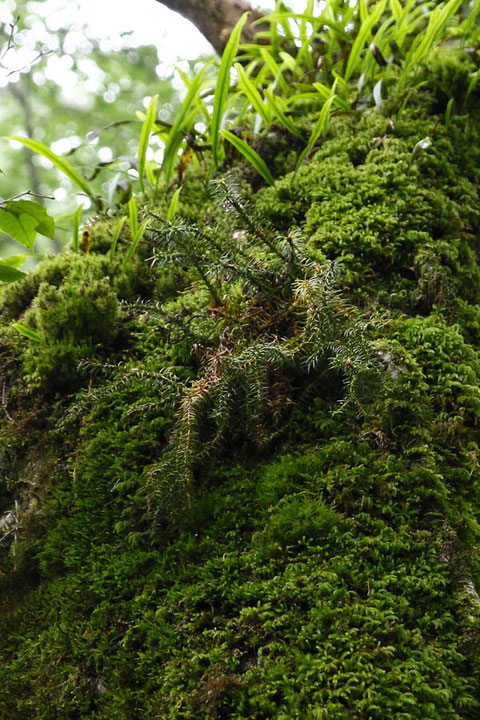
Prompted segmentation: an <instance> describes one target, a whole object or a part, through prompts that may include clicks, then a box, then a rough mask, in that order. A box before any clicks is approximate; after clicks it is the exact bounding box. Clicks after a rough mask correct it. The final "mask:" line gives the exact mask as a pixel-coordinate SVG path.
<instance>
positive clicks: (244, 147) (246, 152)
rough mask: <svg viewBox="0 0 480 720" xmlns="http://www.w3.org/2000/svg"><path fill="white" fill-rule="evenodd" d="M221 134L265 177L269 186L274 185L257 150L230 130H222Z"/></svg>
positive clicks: (271, 176) (270, 174)
mask: <svg viewBox="0 0 480 720" xmlns="http://www.w3.org/2000/svg"><path fill="white" fill-rule="evenodd" d="M221 134H222V135H223V137H224V138H226V140H228V142H230V143H232V145H233V146H234V147H235V148H236V149H237V150H238V152H240V153H241V154H242V155H243V156H244V157H245V158H246V159H247V160H248V162H249V163H250V165H252V167H254V168H255V170H256V171H257V172H258V174H259V175H261V176H262V177H263V179H264V180H266V181H267V183H268V184H269V185H273V183H274V182H275V180H274V179H273V175H272V173H271V172H270V170H269V169H268V167H267V165H266V163H265V161H264V160H262V158H261V157H260V155H259V154H258V153H257V152H255V150H254V149H253V148H252V147H250V145H248V143H246V142H245V141H244V140H242V139H241V138H239V137H237V136H236V135H234V134H233V133H231V132H229V131H228V130H222V131H221Z"/></svg>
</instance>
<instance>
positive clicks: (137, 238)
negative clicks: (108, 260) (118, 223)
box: [122, 218, 150, 267]
mask: <svg viewBox="0 0 480 720" xmlns="http://www.w3.org/2000/svg"><path fill="white" fill-rule="evenodd" d="M149 223H150V218H147V220H144V221H143V222H142V224H141V225H140V227H139V228H138V229H137V232H136V233H135V235H133V237H132V243H131V245H130V247H129V248H128V250H127V252H126V253H125V257H124V258H123V263H122V264H123V267H125V266H126V265H127V264H128V263H129V262H130V260H131V259H132V257H133V254H134V252H135V250H136V249H137V245H138V243H139V242H140V240H141V239H142V237H143V235H144V233H145V230H146V229H147V227H148V224H149Z"/></svg>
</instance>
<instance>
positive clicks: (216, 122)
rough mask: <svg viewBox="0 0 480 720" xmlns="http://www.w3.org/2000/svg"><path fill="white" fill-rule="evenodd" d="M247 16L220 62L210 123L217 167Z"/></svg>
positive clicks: (235, 30)
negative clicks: (221, 130)
mask: <svg viewBox="0 0 480 720" xmlns="http://www.w3.org/2000/svg"><path fill="white" fill-rule="evenodd" d="M247 15H248V13H243V15H242V17H241V18H240V20H239V21H238V22H237V24H236V25H235V27H234V28H233V30H232V34H231V35H230V37H229V39H228V42H227V44H226V46H225V50H224V51H223V55H222V59H221V62H220V69H219V72H218V80H217V84H216V86H215V96H214V99H213V112H212V120H211V123H210V137H211V142H212V150H213V161H214V163H215V165H218V161H219V154H220V152H219V151H220V128H221V124H222V118H223V112H224V108H225V104H226V102H227V97H228V91H229V89H230V68H231V67H232V65H233V61H234V60H235V57H236V55H237V50H238V45H239V43H240V36H241V34H242V30H243V26H244V25H245V23H246V21H247Z"/></svg>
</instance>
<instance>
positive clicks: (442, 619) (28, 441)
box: [0, 57, 480, 720]
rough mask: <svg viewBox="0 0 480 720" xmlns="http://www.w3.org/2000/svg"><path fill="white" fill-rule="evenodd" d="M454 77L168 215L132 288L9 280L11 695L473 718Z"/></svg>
mask: <svg viewBox="0 0 480 720" xmlns="http://www.w3.org/2000/svg"><path fill="white" fill-rule="evenodd" d="M454 61H455V63H456V62H457V59H456V57H455V59H454ZM432 62H436V60H435V61H432ZM439 72H440V71H438V72H437V70H435V68H433V67H432V73H433V77H434V78H437V77H438V75H439ZM443 72H444V71H443V70H442V72H441V73H440V77H441V78H443V77H444V74H443ZM449 72H451V73H456V72H457V70H455V68H453V69H452V70H451V71H449ZM447 76H448V77H450V75H448V73H447ZM435 82H437V81H435ZM438 82H439V87H440V90H441V92H443V89H442V88H443V85H442V82H443V80H442V82H440V81H438ZM439 92H440V91H439ZM438 97H440V96H439V95H438V93H437V92H436V90H435V88H432V90H431V92H429V93H428V92H427V91H425V89H423V90H422V92H421V98H420V99H421V102H420V103H419V105H418V106H417V108H416V109H415V110H408V111H405V112H404V113H403V114H401V115H400V117H397V116H395V118H394V119H393V121H392V122H390V119H391V118H387V117H384V116H383V115H381V114H380V113H378V112H372V113H369V114H365V115H364V116H362V118H353V119H352V118H349V117H341V118H337V119H336V120H335V122H334V123H333V124H332V127H331V129H330V132H329V135H328V137H327V139H326V140H325V141H324V142H323V144H322V146H321V148H320V149H319V150H318V151H317V152H316V153H315V154H314V155H313V156H312V157H311V158H310V159H309V162H308V163H306V164H305V166H304V167H302V168H301V169H300V171H299V172H298V174H297V176H296V178H295V181H293V178H292V174H291V173H290V174H287V175H286V176H285V177H280V178H278V180H277V182H276V183H275V185H274V186H273V187H271V188H263V189H262V190H260V191H259V192H257V193H256V194H255V195H254V197H253V199H252V201H251V203H250V204H247V202H246V201H245V197H244V195H245V193H244V191H243V188H244V187H245V185H244V184H243V185H242V183H239V184H238V185H236V186H235V187H233V188H231V189H230V190H228V193H229V194H228V193H227V198H226V200H227V202H225V203H224V205H226V206H227V209H228V208H229V210H230V212H226V211H225V210H222V208H221V207H220V206H217V209H216V211H215V213H214V212H213V211H212V208H213V207H214V205H213V201H212V200H210V201H209V204H208V207H202V208H198V207H193V208H192V211H191V218H190V219H192V218H194V219H195V220H197V221H198V218H199V217H202V218H203V219H204V221H205V223H198V222H197V225H196V226H195V228H193V229H192V226H191V225H190V224H189V225H187V224H185V223H183V224H182V223H178V224H176V225H170V226H166V227H165V226H163V225H161V224H160V223H159V224H158V226H157V225H153V226H152V228H151V229H150V236H149V239H148V242H150V243H151V247H152V253H153V254H154V256H155V257H156V258H157V264H156V266H155V268H153V269H151V268H148V265H147V264H144V265H141V264H140V265H138V266H135V268H136V267H142V268H144V269H143V270H142V271H141V272H143V273H144V275H143V276H142V278H143V279H142V280H141V282H139V283H136V280H135V273H136V272H137V271H136V269H135V268H133V269H132V268H131V267H129V266H127V267H126V268H123V267H122V265H121V264H120V262H119V263H118V264H116V265H115V264H114V265H112V263H110V262H109V261H108V260H107V259H106V258H105V256H103V255H101V254H93V255H92V256H85V257H75V256H63V257H61V258H54V259H51V260H49V261H47V262H46V263H44V264H43V265H41V266H40V267H39V268H38V269H37V270H36V271H35V273H33V274H32V275H31V276H29V277H28V278H27V279H26V281H25V282H24V283H22V284H18V285H17V286H14V287H13V288H11V289H9V290H8V291H7V292H6V293H5V295H4V298H3V301H2V302H3V304H2V309H1V313H2V314H1V317H2V323H3V325H2V334H1V344H0V351H1V353H2V357H3V358H4V359H5V363H4V366H3V368H2V374H3V377H2V382H4V383H5V387H6V391H5V400H4V403H3V408H4V410H5V416H4V417H3V418H2V420H1V422H0V440H1V443H2V444H1V449H2V450H1V455H0V462H1V468H2V473H3V477H4V478H5V479H4V480H3V481H2V484H0V503H1V505H0V507H1V510H2V514H0V527H2V528H3V532H4V534H5V541H4V542H3V543H2V545H0V553H1V556H0V562H1V564H0V569H1V570H0V571H1V575H0V583H1V584H2V587H3V589H4V593H3V599H2V604H1V606H0V647H1V653H2V659H3V668H2V684H1V686H0V714H3V715H4V716H5V717H22V718H27V719H28V718H36V720H38V719H40V720H50V719H51V718H52V717H66V718H67V717H68V718H70V717H81V718H87V717H88V718H92V719H98V720H106V718H111V717H112V716H117V717H118V718H120V719H122V720H130V719H131V718H137V717H138V718H142V719H145V720H159V719H160V718H162V720H163V719H164V718H165V719H166V718H168V719H169V720H194V719H195V720H213V718H231V720H242V719H246V718H248V719H249V720H263V719H264V718H279V720H280V719H282V720H293V719H294V718H298V719H300V718H302V720H304V719H307V720H318V719H319V718H323V719H324V720H347V718H358V719H359V718H369V720H385V718H388V719H390V718H392V719H394V718H395V719H396V718H405V720H426V719H428V720H467V718H468V719H469V720H470V719H471V718H477V717H480V706H479V703H478V697H479V688H480V672H479V671H480V649H479V645H480V643H479V637H480V612H479V607H480V599H479V596H478V594H477V590H476V587H477V586H478V585H476V584H478V582H479V579H480V563H479V560H478V552H477V547H478V543H479V539H480V529H479V525H478V520H479V516H478V507H479V506H480V497H479V492H480V484H479V480H480V469H479V460H478V458H479V456H480V449H479V445H478V422H479V417H480V392H479V389H478V388H479V385H480V356H479V319H480V318H479V313H478V303H479V279H480V278H479V265H478V257H477V255H478V236H479V233H480V200H479V197H478V184H479V180H480V150H479V149H478V148H479V147H480V144H479V139H480V138H479V131H478V125H475V122H473V120H476V119H477V115H476V111H472V113H471V115H469V116H467V115H465V116H461V115H459V116H455V117H452V118H451V120H450V123H449V125H448V127H447V128H445V127H444V125H443V124H442V119H441V118H439V117H438V116H436V115H435V114H434V113H435V107H436V103H437V101H438ZM302 122H304V123H308V122H310V120H308V118H307V119H305V118H304V119H303V121H302ZM426 136H429V137H431V139H432V145H431V146H430V147H429V148H427V149H425V150H423V151H415V152H414V149H415V147H416V145H417V143H418V142H419V140H421V139H422V138H425V137H426ZM267 145H268V142H267ZM287 154H288V153H286V154H285V155H287ZM283 161H285V162H284V164H282V163H283ZM232 162H233V160H232ZM277 169H278V171H279V172H281V171H287V172H289V171H290V160H289V159H288V157H284V158H283V159H280V160H279V163H278V165H277ZM234 173H235V174H236V177H237V178H240V177H241V178H242V182H243V183H245V182H246V180H245V178H247V175H248V173H247V174H244V173H243V170H242V169H238V167H237V168H235V169H234ZM227 184H228V183H227ZM204 192H205V188H204V186H203V185H202V184H201V181H200V180H199V178H198V177H197V178H196V179H195V181H194V189H193V191H192V193H193V194H192V197H193V196H195V197H196V196H197V193H198V196H199V197H202V198H205V195H204V194H203V193H204ZM182 195H183V193H182ZM184 197H186V194H185V195H184ZM235 204H237V206H238V207H237V208H236V211H235V213H232V212H231V210H232V207H233V208H234V209H235V207H234V206H235ZM239 207H240V209H239ZM207 215H209V217H210V226H207V225H206V219H207ZM299 231H302V232H303V235H301V234H300V232H299ZM99 232H100V230H99ZM102 232H103V231H102ZM93 234H95V228H93ZM98 247H99V249H101V247H103V246H101V245H99V246H98ZM331 263H333V266H332V264H331ZM335 263H340V264H341V266H342V268H343V270H342V273H339V272H338V271H337V273H336V274H335V272H334V271H333V270H332V267H333V268H335ZM145 268H147V269H145ZM121 301H127V302H123V304H122V302H121ZM119 308H121V309H119ZM22 319H23V321H24V322H25V323H30V324H31V325H32V327H35V328H36V329H37V331H38V332H39V333H40V335H41V343H40V345H39V346H34V345H33V344H31V345H28V344H27V343H26V341H25V340H24V338H21V337H20V336H18V335H16V334H15V333H14V332H13V331H12V329H11V326H10V324H11V322H13V321H16V320H22ZM80 359H88V360H89V361H90V369H91V375H90V377H89V376H88V375H87V376H83V375H82V376H81V375H79V374H78V372H77V371H76V369H75V366H76V365H75V364H76V363H77V362H78V360H80ZM59 391H60V392H59ZM47 403H48V405H47ZM46 406H47V408H46ZM47 434H48V443H47V442H46V441H45V438H46V437H47ZM32 467H35V468H37V469H38V468H43V471H42V472H37V473H36V474H35V475H33V474H32V473H31V469H32ZM29 483H30V484H29ZM9 513H10V514H9ZM9 523H10V524H9Z"/></svg>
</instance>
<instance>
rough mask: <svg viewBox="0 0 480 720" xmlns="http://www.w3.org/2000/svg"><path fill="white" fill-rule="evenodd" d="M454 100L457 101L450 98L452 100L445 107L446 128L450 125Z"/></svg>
mask: <svg viewBox="0 0 480 720" xmlns="http://www.w3.org/2000/svg"><path fill="white" fill-rule="evenodd" d="M454 102H455V100H454V99H453V98H450V100H449V101H448V103H447V107H446V109H445V127H446V128H448V126H449V125H450V120H451V117H452V111H453V104H454Z"/></svg>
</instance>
